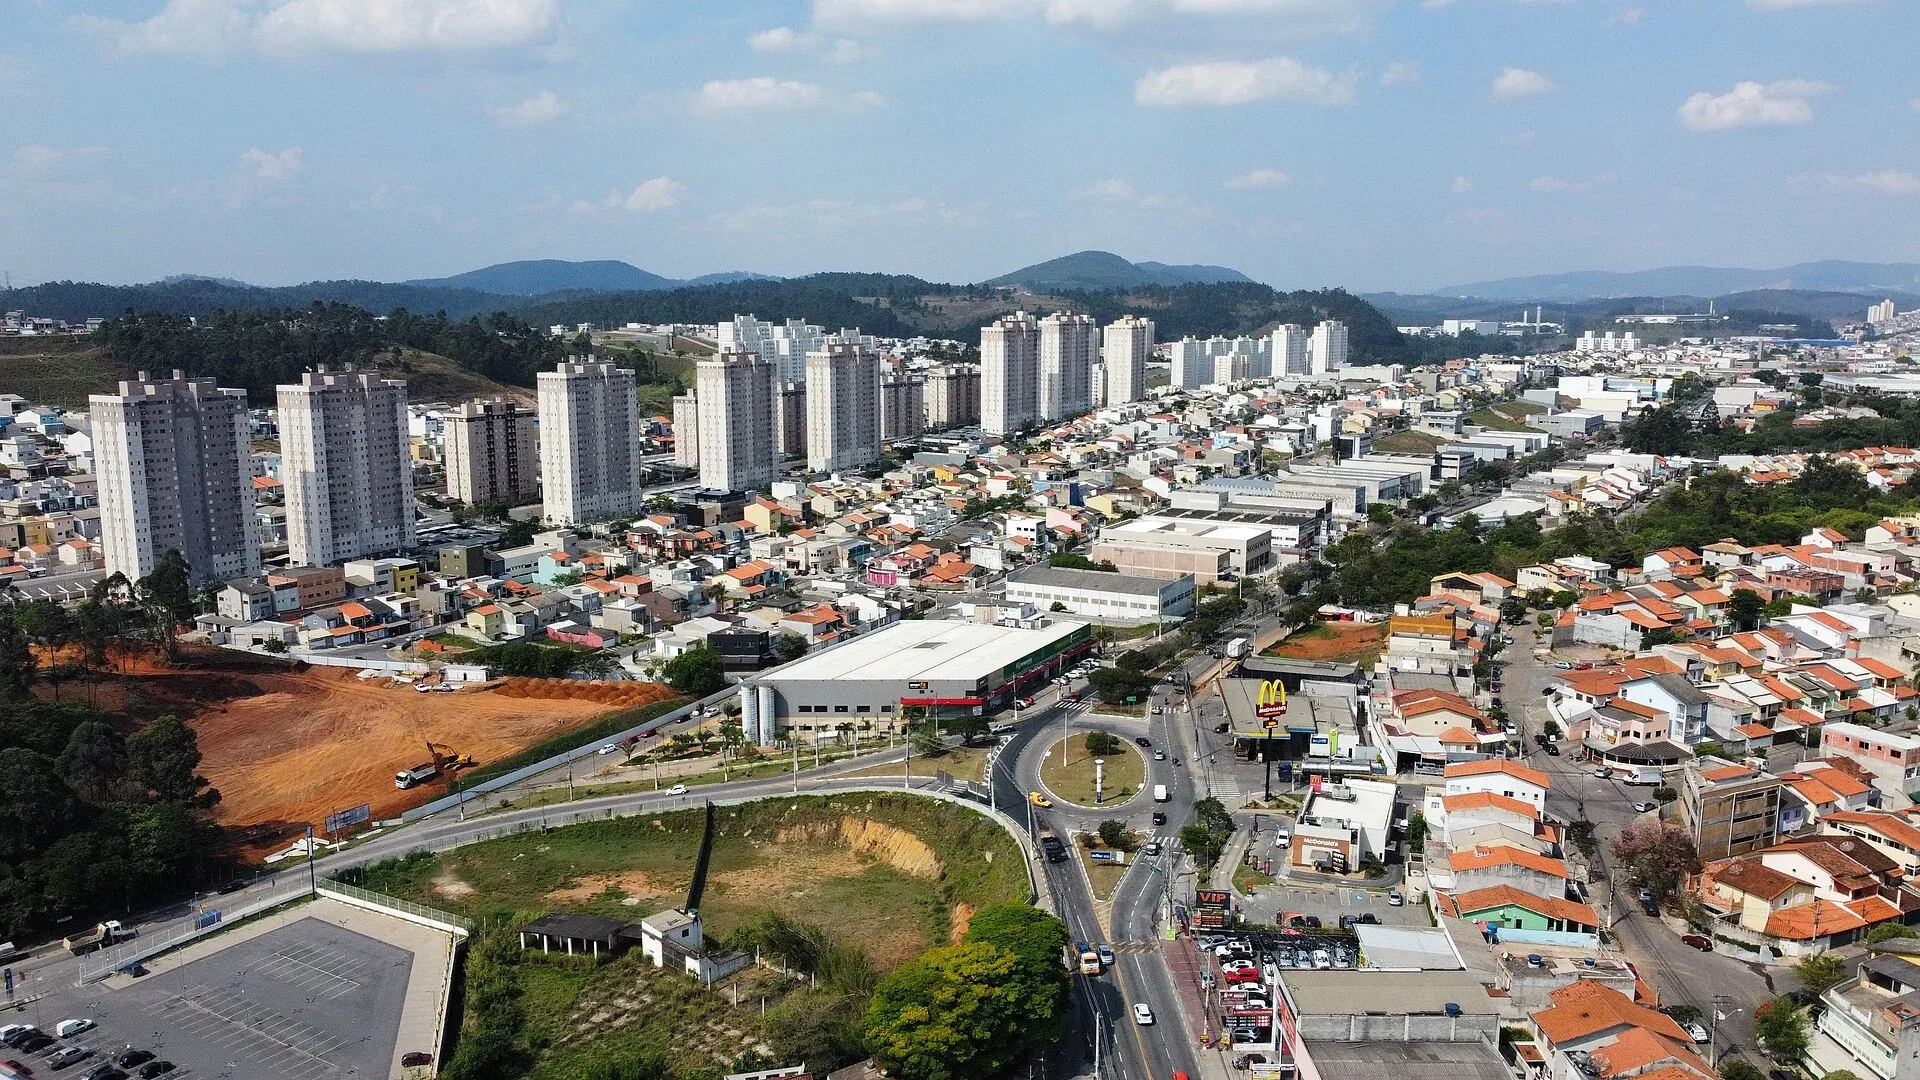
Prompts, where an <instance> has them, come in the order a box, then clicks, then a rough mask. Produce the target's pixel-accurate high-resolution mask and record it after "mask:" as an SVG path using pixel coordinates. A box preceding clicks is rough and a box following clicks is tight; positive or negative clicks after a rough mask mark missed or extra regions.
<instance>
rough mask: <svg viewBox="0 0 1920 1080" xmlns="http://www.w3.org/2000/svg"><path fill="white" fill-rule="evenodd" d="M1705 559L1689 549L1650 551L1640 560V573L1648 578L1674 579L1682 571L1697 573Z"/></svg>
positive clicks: (1675, 548) (1676, 548) (1677, 548)
mask: <svg viewBox="0 0 1920 1080" xmlns="http://www.w3.org/2000/svg"><path fill="white" fill-rule="evenodd" d="M1705 561H1706V560H1705V559H1704V558H1703V557H1702V556H1701V554H1700V553H1699V552H1697V551H1694V550H1693V549H1691V548H1683V547H1671V548H1664V549H1662V550H1660V551H1650V552H1648V553H1647V554H1646V555H1645V556H1643V557H1642V558H1641V560H1640V572H1641V573H1643V574H1645V575H1647V576H1648V577H1674V576H1677V575H1678V574H1679V573H1680V572H1681V571H1682V570H1691V571H1693V572H1694V573H1696V574H1697V573H1699V571H1700V567H1701V566H1702V565H1704V563H1705Z"/></svg>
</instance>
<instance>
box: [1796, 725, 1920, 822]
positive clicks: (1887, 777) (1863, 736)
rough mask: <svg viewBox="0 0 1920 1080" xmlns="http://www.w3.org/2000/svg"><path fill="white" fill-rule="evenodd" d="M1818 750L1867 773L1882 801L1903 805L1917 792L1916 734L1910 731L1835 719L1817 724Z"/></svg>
mask: <svg viewBox="0 0 1920 1080" xmlns="http://www.w3.org/2000/svg"><path fill="white" fill-rule="evenodd" d="M1820 753H1821V756H1823V757H1836V758H1843V759H1845V760H1846V761H1849V762H1852V763H1853V764H1854V765H1856V766H1857V767H1859V768H1860V769H1862V770H1864V771H1865V772H1867V773H1869V774H1871V775H1872V777H1873V786H1874V787H1876V788H1878V789H1879V790H1880V793H1881V795H1882V796H1884V799H1883V802H1884V803H1885V805H1888V806H1907V805H1909V804H1911V803H1912V802H1914V797H1915V796H1916V795H1920V738H1917V737H1915V736H1914V735H1911V734H1903V733H1900V732H1894V731H1888V730H1886V729H1884V728H1876V727H1869V726H1867V725H1865V724H1856V723H1853V722H1852V721H1850V720H1843V721H1835V722H1832V723H1828V724H1824V725H1822V726H1821V728H1820Z"/></svg>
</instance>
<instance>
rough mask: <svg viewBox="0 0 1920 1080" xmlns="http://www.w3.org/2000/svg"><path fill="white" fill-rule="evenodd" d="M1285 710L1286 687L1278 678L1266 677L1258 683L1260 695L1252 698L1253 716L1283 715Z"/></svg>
mask: <svg viewBox="0 0 1920 1080" xmlns="http://www.w3.org/2000/svg"><path fill="white" fill-rule="evenodd" d="M1286 712H1287V687H1286V684H1284V683H1282V682H1281V681H1280V680H1279V679H1268V680H1267V681H1266V682H1263V683H1261V684H1260V696H1259V697H1257V698H1255V699H1254V702H1253V713H1254V715H1255V716H1259V717H1268V716H1285V715H1286Z"/></svg>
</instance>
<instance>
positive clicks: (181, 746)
mask: <svg viewBox="0 0 1920 1080" xmlns="http://www.w3.org/2000/svg"><path fill="white" fill-rule="evenodd" d="M199 768H200V742H199V739H198V738H197V737H196V736H195V735H194V733H193V729H192V728H190V727H188V726H187V725H186V724H184V723H182V722H181V720H180V718H179V717H177V716H172V715H168V716H162V717H160V718H159V719H158V720H155V721H154V722H153V723H151V724H148V725H147V726H146V727H144V728H141V729H140V730H139V731H137V732H135V733H134V735H133V737H132V738H130V739H128V740H127V776H128V779H130V780H131V781H132V782H133V784H134V786H135V787H136V788H137V789H139V790H140V791H143V792H147V793H148V794H150V795H151V797H152V798H153V799H154V800H155V801H157V802H163V803H173V804H175V805H178V806H185V807H190V808H192V809H196V810H207V809H211V808H212V807H214V806H216V805H218V804H219V802H220V792H219V790H218V789H216V788H214V787H212V786H211V785H209V784H208V783H207V778H206V777H204V776H201V775H200V774H199V772H197V771H196V770H198V769H199Z"/></svg>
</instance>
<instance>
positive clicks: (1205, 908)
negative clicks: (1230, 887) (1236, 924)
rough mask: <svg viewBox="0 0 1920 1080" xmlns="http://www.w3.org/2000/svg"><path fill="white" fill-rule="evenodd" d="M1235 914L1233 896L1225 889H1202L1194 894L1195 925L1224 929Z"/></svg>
mask: <svg viewBox="0 0 1920 1080" xmlns="http://www.w3.org/2000/svg"><path fill="white" fill-rule="evenodd" d="M1232 912H1233V894H1232V893H1230V892H1227V891H1226V890H1224V889H1201V890H1199V891H1198V892H1195V893H1194V894H1193V925H1195V926H1198V927H1201V928H1203V929H1207V930H1219V929H1223V928H1224V927H1225V926H1226V925H1227V917H1228V916H1229V915H1231V914H1232Z"/></svg>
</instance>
